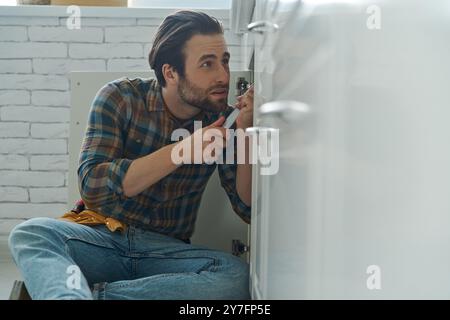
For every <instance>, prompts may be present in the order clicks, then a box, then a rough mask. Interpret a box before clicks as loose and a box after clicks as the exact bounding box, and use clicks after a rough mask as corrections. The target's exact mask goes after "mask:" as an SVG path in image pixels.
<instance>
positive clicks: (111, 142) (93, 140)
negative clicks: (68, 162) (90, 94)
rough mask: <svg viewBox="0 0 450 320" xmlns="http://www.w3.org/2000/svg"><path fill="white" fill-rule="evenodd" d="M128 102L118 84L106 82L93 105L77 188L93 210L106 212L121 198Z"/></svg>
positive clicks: (126, 168)
mask: <svg viewBox="0 0 450 320" xmlns="http://www.w3.org/2000/svg"><path fill="white" fill-rule="evenodd" d="M127 104H129V103H128V101H127V100H125V99H124V96H123V95H122V94H121V92H120V89H119V87H118V86H117V85H115V84H113V83H109V84H107V85H105V86H104V87H103V88H101V89H100V90H99V92H98V93H97V95H96V96H95V98H94V101H93V102H92V106H91V110H90V112H89V118H88V123H87V128H86V134H85V137H84V140H83V144H82V147H81V152H80V159H79V166H78V171H77V172H78V186H79V191H80V194H81V198H82V199H83V200H84V202H85V203H86V204H87V205H88V207H90V208H92V209H97V210H98V211H100V212H103V211H105V213H106V214H113V213H114V212H108V211H111V210H114V208H117V207H118V206H117V204H118V202H120V201H121V199H123V197H124V195H123V188H122V181H123V179H124V177H125V174H126V172H127V170H128V168H129V166H130V164H131V161H132V160H130V159H125V158H123V155H124V139H125V138H124V137H125V132H124V130H125V125H126V121H127V116H126V114H127V108H130V106H129V105H127Z"/></svg>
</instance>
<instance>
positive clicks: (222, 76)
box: [217, 65, 230, 85]
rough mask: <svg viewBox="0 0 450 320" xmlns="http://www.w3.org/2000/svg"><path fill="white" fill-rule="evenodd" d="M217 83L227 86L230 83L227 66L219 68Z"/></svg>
mask: <svg viewBox="0 0 450 320" xmlns="http://www.w3.org/2000/svg"><path fill="white" fill-rule="evenodd" d="M217 82H219V83H225V84H227V85H228V83H229V82H230V71H229V69H228V67H227V66H224V65H221V66H220V68H219V74H218V77H217Z"/></svg>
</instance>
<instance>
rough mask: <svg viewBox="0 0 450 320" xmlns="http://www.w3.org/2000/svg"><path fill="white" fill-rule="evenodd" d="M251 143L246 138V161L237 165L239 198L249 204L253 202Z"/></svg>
mask: <svg viewBox="0 0 450 320" xmlns="http://www.w3.org/2000/svg"><path fill="white" fill-rule="evenodd" d="M249 150H250V143H249V139H248V137H246V138H245V163H243V164H238V165H237V172H236V190H237V193H238V195H239V198H241V200H242V201H243V202H244V203H245V204H246V205H247V206H251V203H252V165H251V164H250V160H249V158H250V153H249Z"/></svg>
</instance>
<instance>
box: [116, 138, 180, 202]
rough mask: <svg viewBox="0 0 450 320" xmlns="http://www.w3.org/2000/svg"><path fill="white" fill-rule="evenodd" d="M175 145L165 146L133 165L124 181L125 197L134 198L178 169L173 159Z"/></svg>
mask: <svg viewBox="0 0 450 320" xmlns="http://www.w3.org/2000/svg"><path fill="white" fill-rule="evenodd" d="M175 145H176V143H172V144H170V145H167V146H164V147H162V148H161V149H159V150H157V151H155V152H153V153H151V154H149V155H146V156H144V157H141V158H138V159H136V160H134V161H133V162H132V163H131V165H130V167H129V168H128V170H127V173H126V174H125V177H124V179H123V181H122V188H123V191H124V194H125V196H127V197H133V196H135V195H137V194H139V193H141V192H142V191H144V190H145V189H147V188H149V187H150V186H152V185H153V184H155V183H156V182H158V181H159V180H161V179H162V178H164V177H165V176H167V175H168V174H170V173H171V172H172V171H174V170H175V169H176V168H178V166H177V165H176V164H174V162H173V161H172V158H171V154H172V149H173V147H174V146H175Z"/></svg>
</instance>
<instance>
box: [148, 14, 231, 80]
mask: <svg viewBox="0 0 450 320" xmlns="http://www.w3.org/2000/svg"><path fill="white" fill-rule="evenodd" d="M217 33H220V34H223V27H222V24H221V23H220V22H219V21H218V20H217V19H216V18H214V17H211V16H209V15H207V14H206V13H203V12H195V11H190V10H181V11H177V12H175V13H173V14H171V15H169V16H167V17H166V18H165V19H164V21H163V22H162V23H161V24H160V26H159V27H158V30H157V31H156V34H155V37H154V39H153V46H152V49H151V50H150V53H149V55H148V62H149V63H150V67H151V68H152V69H153V70H154V71H155V74H156V78H157V79H158V82H159V84H160V85H161V86H163V87H165V86H166V80H165V79H164V76H163V74H162V66H163V65H164V64H166V63H168V64H169V65H171V66H172V67H173V68H174V69H175V70H176V71H177V72H178V73H179V74H180V76H182V77H184V62H185V55H184V52H183V49H184V46H185V44H186V42H187V41H188V40H189V39H191V38H192V37H193V36H194V35H197V34H202V35H209V34H217Z"/></svg>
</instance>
